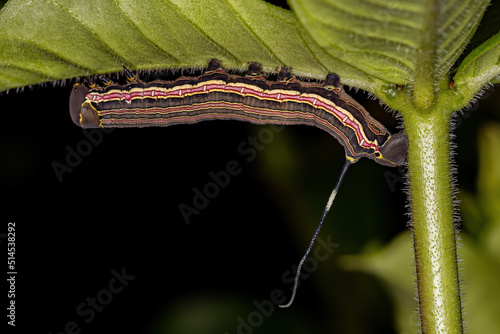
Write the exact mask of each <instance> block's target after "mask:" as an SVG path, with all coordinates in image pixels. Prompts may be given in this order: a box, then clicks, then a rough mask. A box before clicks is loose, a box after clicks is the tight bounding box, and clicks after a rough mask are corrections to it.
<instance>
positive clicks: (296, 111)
mask: <svg viewBox="0 0 500 334" xmlns="http://www.w3.org/2000/svg"><path fill="white" fill-rule="evenodd" d="M124 71H125V75H126V77H127V81H128V83H127V84H125V85H118V84H115V83H113V82H111V81H110V80H109V79H107V78H104V77H100V78H101V81H102V82H103V86H97V85H96V84H95V83H93V82H90V84H89V85H88V86H86V85H84V84H76V85H75V86H74V87H73V90H72V92H71V96H70V104H69V109H70V115H71V119H72V120H73V122H74V123H75V124H76V125H78V126H81V127H83V128H108V127H118V128H122V127H149V126H171V125H176V124H193V123H198V122H202V121H207V120H238V121H246V122H250V123H254V124H277V125H310V126H315V127H317V128H319V129H322V130H324V131H326V132H327V133H329V134H330V135H332V136H333V137H335V138H336V139H337V140H338V141H339V142H340V144H342V146H343V147H344V149H345V156H346V161H345V164H344V167H343V168H342V171H341V173H340V176H339V178H338V180H337V183H336V185H335V187H334V189H333V191H332V193H331V195H330V197H329V199H328V202H327V205H326V207H325V210H324V212H323V215H322V217H321V220H320V223H319V225H318V227H317V229H316V231H315V233H314V235H313V238H312V240H311V242H310V244H309V247H308V248H307V250H306V252H305V255H304V257H303V258H302V259H301V261H300V263H299V266H298V268H297V273H296V276H295V285H294V288H293V293H292V296H291V299H290V301H289V303H287V304H286V305H280V306H281V307H288V306H290V305H291V304H292V302H293V300H294V297H295V292H296V288H297V285H298V278H299V274H300V270H301V267H302V264H303V262H304V261H305V259H306V258H307V256H308V254H309V252H310V250H311V248H312V246H313V244H314V241H315V239H316V237H317V235H318V233H319V231H320V229H321V227H322V225H323V221H324V219H325V216H326V214H327V213H328V211H329V210H330V207H331V205H332V203H333V200H334V199H335V196H336V194H337V192H338V190H339V188H340V185H341V183H342V180H343V178H344V176H345V174H346V172H347V170H348V169H349V167H350V166H351V165H352V164H353V163H355V162H357V161H358V160H359V159H360V158H362V157H366V158H369V159H373V160H374V161H375V162H377V163H379V164H381V165H384V166H400V165H402V164H404V162H405V160H406V155H407V151H408V138H407V137H406V134H405V133H395V134H391V133H390V132H389V131H388V130H387V129H386V128H385V127H384V126H383V125H382V124H381V123H380V122H378V121H377V120H375V119H374V118H373V117H372V116H371V115H370V114H369V113H368V112H367V111H366V110H365V109H364V108H363V107H362V106H361V105H360V104H359V103H357V102H356V101H355V100H354V99H353V98H352V97H350V96H349V95H348V94H347V93H346V92H345V91H344V89H343V87H342V86H341V85H340V78H339V76H338V75H336V74H334V73H330V74H328V75H327V76H326V79H325V82H324V83H323V84H317V83H305V82H300V81H299V80H297V79H296V78H295V77H294V76H293V75H292V74H291V68H290V67H286V66H284V67H281V68H280V69H279V71H278V76H277V80H276V81H274V82H273V81H268V80H266V79H265V78H264V77H263V76H262V73H261V72H262V67H261V64H259V63H254V62H252V63H249V66H248V71H247V73H246V75H245V76H239V75H231V74H228V73H226V72H225V71H224V70H223V69H222V68H221V62H220V60H218V59H211V60H210V61H209V64H208V67H207V70H206V72H205V73H204V74H202V75H200V76H198V77H180V78H178V79H177V80H175V81H160V80H156V81H152V82H143V81H140V80H137V79H136V78H135V76H134V74H133V73H132V72H130V71H129V70H128V69H127V68H126V67H124Z"/></svg>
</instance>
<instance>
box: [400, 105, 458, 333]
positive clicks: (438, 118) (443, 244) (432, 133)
mask: <svg viewBox="0 0 500 334" xmlns="http://www.w3.org/2000/svg"><path fill="white" fill-rule="evenodd" d="M405 116H407V117H405V128H406V131H407V134H408V139H409V143H410V149H409V152H408V167H409V181H410V196H411V210H412V227H413V239H414V250H415V264H416V273H417V285H418V299H419V307H420V316H421V326H422V333H424V334H431V333H462V332H463V325H462V308H461V300H460V287H459V280H458V267H457V252H456V240H455V238H456V235H455V226H454V220H453V202H452V201H453V194H452V184H451V182H452V179H451V172H450V136H449V122H450V119H449V115H448V114H447V113H444V112H440V111H438V110H434V111H433V112H432V113H425V112H424V113H419V112H414V113H409V114H405Z"/></svg>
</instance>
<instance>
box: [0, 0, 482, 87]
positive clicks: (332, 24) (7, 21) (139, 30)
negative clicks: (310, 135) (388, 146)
mask: <svg viewBox="0 0 500 334" xmlns="http://www.w3.org/2000/svg"><path fill="white" fill-rule="evenodd" d="M289 3H290V6H291V8H292V9H293V11H290V10H285V9H281V8H279V7H276V6H273V5H271V4H268V3H266V2H263V1H261V0H248V1H238V0H228V1H221V0H206V1H187V0H143V1H141V2H137V1H133V0H128V1H111V0H89V1H85V2H80V1H71V0H57V1H56V0H52V1H49V0H44V1H27V0H12V1H10V2H9V3H7V5H6V6H5V7H4V8H3V9H2V11H1V12H0V31H1V34H0V49H1V50H2V53H1V54H0V67H1V71H0V91H4V90H8V89H11V88H16V87H23V86H27V85H33V84H37V83H42V82H47V81H55V80H61V79H69V78H74V77H79V76H86V75H91V74H95V73H101V74H104V73H110V72H118V71H120V70H121V65H126V66H127V67H130V68H131V69H168V68H188V67H189V68H192V67H204V66H206V63H207V60H208V59H210V58H219V59H221V60H222V63H223V65H224V67H226V68H232V69H238V70H245V69H246V66H247V63H248V62H249V61H256V62H260V63H262V64H263V67H264V70H265V71H266V72H271V71H273V70H275V68H276V67H277V66H280V65H287V66H292V68H293V70H294V74H295V75H297V76H301V77H308V78H316V79H323V78H324V77H325V75H326V74H327V73H328V72H335V73H338V74H339V75H340V76H341V78H342V81H343V83H344V84H347V85H350V86H354V87H358V88H362V89H365V90H368V91H371V92H373V93H375V94H377V93H380V92H381V91H382V90H383V89H384V87H387V85H389V84H400V85H404V84H408V83H413V82H414V81H415V77H416V76H417V74H416V69H418V67H419V64H422V63H426V62H428V61H430V62H431V63H432V71H433V77H434V80H435V81H436V80H437V79H436V78H439V77H440V76H443V75H444V74H445V73H446V72H447V71H448V70H449V69H450V68H451V67H452V65H453V64H454V62H455V61H456V59H457V58H458V56H459V55H460V53H461V51H462V50H463V49H464V48H465V46H466V45H467V42H468V41H469V39H470V38H471V36H472V35H473V33H474V31H475V27H476V26H477V23H478V21H479V20H480V19H481V17H482V14H483V11H484V9H485V7H486V5H487V3H488V1H485V0H482V1H476V0H469V1H451V0H450V1H439V2H438V1H435V2H432V1H431V2H429V1H395V0H394V1H382V0H350V1H333V0H330V1H320V0H291V1H289ZM436 11H437V12H438V13H439V15H432V14H433V13H436ZM429 17H431V18H433V19H434V21H432V22H429ZM429 23H431V24H433V26H435V27H436V28H437V31H438V33H434V34H432V33H430V34H429V27H428V25H429ZM429 35H430V37H429ZM425 43H426V44H425ZM429 43H430V47H427V48H428V49H430V50H428V51H429V52H427V53H425V52H422V49H423V48H424V49H425V47H424V46H425V45H428V44H429ZM426 57H431V59H430V60H429V59H426ZM490 79H491V78H490Z"/></svg>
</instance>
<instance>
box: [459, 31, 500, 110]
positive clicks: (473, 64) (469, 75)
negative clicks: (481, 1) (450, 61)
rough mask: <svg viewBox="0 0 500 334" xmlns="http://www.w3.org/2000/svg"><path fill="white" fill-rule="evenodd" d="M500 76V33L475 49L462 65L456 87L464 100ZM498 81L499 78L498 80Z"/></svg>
mask: <svg viewBox="0 0 500 334" xmlns="http://www.w3.org/2000/svg"><path fill="white" fill-rule="evenodd" d="M499 75H500V32H499V33H497V34H496V35H494V36H493V37H491V38H490V39H488V40H487V41H486V42H484V43H483V44H481V45H480V46H478V47H477V48H476V49H474V50H473V51H472V52H471V53H470V54H469V55H468V56H467V57H466V58H465V59H464V61H463V62H462V63H461V64H460V67H459V68H458V69H457V72H456V74H455V76H454V78H453V79H454V81H455V85H456V86H457V89H460V90H461V92H462V94H464V95H466V96H464V98H463V99H464V100H467V101H468V100H470V99H471V98H472V97H473V95H472V96H471V94H475V93H476V92H477V91H478V90H480V89H481V88H482V87H483V86H484V85H485V84H487V83H488V82H489V81H491V80H493V79H495V77H497V76H499ZM497 79H498V78H497Z"/></svg>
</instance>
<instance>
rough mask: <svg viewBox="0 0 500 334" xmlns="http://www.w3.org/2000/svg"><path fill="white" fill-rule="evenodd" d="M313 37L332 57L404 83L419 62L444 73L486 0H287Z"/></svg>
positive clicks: (431, 71)
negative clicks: (407, 0) (289, 0)
mask: <svg viewBox="0 0 500 334" xmlns="http://www.w3.org/2000/svg"><path fill="white" fill-rule="evenodd" d="M290 4H291V7H292V8H293V9H294V11H295V13H296V15H297V17H298V19H299V20H300V21H301V22H302V24H303V25H304V27H306V29H307V31H308V32H309V33H310V35H311V36H313V38H314V40H315V41H316V42H317V43H318V44H319V45H320V46H322V47H323V48H324V49H325V50H326V51H327V52H328V53H329V54H330V55H331V56H332V57H335V58H338V59H341V60H343V61H345V62H346V63H350V64H356V66H357V67H358V68H359V69H361V70H362V71H363V72H366V73H368V74H370V75H372V76H374V77H377V78H380V79H382V80H385V81H388V82H392V83H397V84H407V83H410V82H414V81H415V80H416V78H417V74H418V71H419V70H421V69H419V65H422V64H424V63H429V62H431V64H430V65H429V68H428V69H426V71H427V73H426V74H427V76H430V77H432V75H433V74H434V73H435V74H436V77H437V76H439V75H442V74H443V73H445V72H446V71H447V70H448V69H449V68H450V67H451V65H452V64H453V63H454V61H455V60H456V59H457V58H458V56H459V55H460V52H461V51H462V50H463V49H464V48H465V46H466V44H467V42H468V40H469V39H470V38H471V36H472V34H473V33H474V31H475V28H476V27H477V23H478V22H479V20H480V19H481V17H482V14H483V12H484V10H485V8H486V5H487V4H488V1H475V0H469V1H411V2H401V1H360V0H352V1H320V0H312V1H311V0H292V1H291V2H290Z"/></svg>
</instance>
